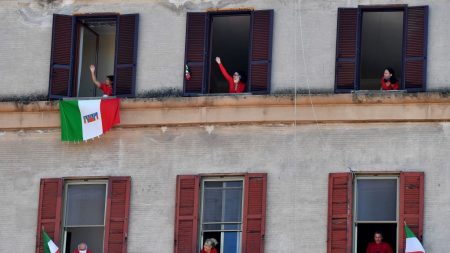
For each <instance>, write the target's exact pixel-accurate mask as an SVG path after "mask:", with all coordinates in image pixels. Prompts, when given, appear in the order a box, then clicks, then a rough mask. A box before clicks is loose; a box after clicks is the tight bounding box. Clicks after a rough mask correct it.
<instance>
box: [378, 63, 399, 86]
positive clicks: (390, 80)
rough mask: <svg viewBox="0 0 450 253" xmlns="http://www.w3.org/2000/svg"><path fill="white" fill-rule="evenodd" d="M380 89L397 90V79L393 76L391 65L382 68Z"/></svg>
mask: <svg viewBox="0 0 450 253" xmlns="http://www.w3.org/2000/svg"><path fill="white" fill-rule="evenodd" d="M381 89H382V90H398V80H397V78H396V77H395V71H394V69H393V68H391V67H387V68H385V69H384V74H383V77H382V78H381Z"/></svg>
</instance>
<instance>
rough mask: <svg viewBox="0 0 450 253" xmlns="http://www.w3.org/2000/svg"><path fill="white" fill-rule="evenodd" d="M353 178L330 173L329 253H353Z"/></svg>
mask: <svg viewBox="0 0 450 253" xmlns="http://www.w3.org/2000/svg"><path fill="white" fill-rule="evenodd" d="M352 207H353V176H352V174H351V173H330V175H329V177H328V235H327V252H328V253H351V252H352V223H353V221H352V217H353V216H352Z"/></svg>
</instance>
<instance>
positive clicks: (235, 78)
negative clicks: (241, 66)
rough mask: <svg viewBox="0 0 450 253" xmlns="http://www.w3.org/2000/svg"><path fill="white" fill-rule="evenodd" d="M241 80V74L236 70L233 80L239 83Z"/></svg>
mask: <svg viewBox="0 0 450 253" xmlns="http://www.w3.org/2000/svg"><path fill="white" fill-rule="evenodd" d="M240 80H241V76H240V75H239V73H238V72H235V73H234V74H233V81H234V83H238V82H239V81H240Z"/></svg>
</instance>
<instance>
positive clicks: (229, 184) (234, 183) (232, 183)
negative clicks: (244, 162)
mask: <svg viewBox="0 0 450 253" xmlns="http://www.w3.org/2000/svg"><path fill="white" fill-rule="evenodd" d="M225 187H241V188H242V181H227V182H225Z"/></svg>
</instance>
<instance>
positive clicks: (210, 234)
mask: <svg viewBox="0 0 450 253" xmlns="http://www.w3.org/2000/svg"><path fill="white" fill-rule="evenodd" d="M220 234H221V233H220V232H204V233H203V243H202V245H200V248H201V249H203V245H204V244H205V241H206V239H209V238H214V239H216V240H217V245H216V250H217V253H220V238H221V237H220Z"/></svg>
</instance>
